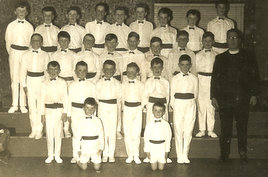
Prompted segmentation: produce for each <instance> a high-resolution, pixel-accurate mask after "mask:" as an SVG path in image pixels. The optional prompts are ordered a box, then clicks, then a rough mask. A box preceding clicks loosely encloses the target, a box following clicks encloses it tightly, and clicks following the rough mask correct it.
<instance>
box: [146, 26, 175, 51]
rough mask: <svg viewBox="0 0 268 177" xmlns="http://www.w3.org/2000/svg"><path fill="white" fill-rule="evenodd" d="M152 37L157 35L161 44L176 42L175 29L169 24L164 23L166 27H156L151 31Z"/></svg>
mask: <svg viewBox="0 0 268 177" xmlns="http://www.w3.org/2000/svg"><path fill="white" fill-rule="evenodd" d="M152 37H159V38H160V39H161V40H162V42H163V44H173V47H174V45H175V44H176V37H177V30H176V29H175V28H173V27H171V26H168V25H166V27H157V28H155V29H154V30H153V31H152V33H151V37H150V38H151V39H152Z"/></svg>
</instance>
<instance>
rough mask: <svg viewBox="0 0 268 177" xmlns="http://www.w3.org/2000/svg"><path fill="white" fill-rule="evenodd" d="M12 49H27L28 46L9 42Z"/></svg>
mask: <svg viewBox="0 0 268 177" xmlns="http://www.w3.org/2000/svg"><path fill="white" fill-rule="evenodd" d="M10 47H11V48H12V49H16V50H28V49H29V47H27V46H19V45H15V44H11V46H10Z"/></svg>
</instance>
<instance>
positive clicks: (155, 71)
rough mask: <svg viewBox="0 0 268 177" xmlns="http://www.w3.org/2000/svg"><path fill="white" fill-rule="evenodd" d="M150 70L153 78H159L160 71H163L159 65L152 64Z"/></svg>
mask: <svg viewBox="0 0 268 177" xmlns="http://www.w3.org/2000/svg"><path fill="white" fill-rule="evenodd" d="M151 70H152V72H153V75H154V76H161V74H162V71H163V66H162V65H161V64H160V63H158V64H153V66H152V67H151Z"/></svg>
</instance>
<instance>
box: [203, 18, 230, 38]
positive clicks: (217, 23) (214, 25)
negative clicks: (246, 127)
mask: <svg viewBox="0 0 268 177" xmlns="http://www.w3.org/2000/svg"><path fill="white" fill-rule="evenodd" d="M232 28H234V22H233V21H232V20H231V19H229V18H227V17H225V18H224V19H223V20H222V19H219V17H216V18H214V19H213V20H211V21H210V22H208V25H207V31H210V32H212V33H213V34H214V36H215V42H219V43H226V41H227V31H228V30H229V29H232Z"/></svg>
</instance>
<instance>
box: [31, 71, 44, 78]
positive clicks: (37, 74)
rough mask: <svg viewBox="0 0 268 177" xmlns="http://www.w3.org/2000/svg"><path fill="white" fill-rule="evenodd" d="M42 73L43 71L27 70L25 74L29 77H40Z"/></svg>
mask: <svg viewBox="0 0 268 177" xmlns="http://www.w3.org/2000/svg"><path fill="white" fill-rule="evenodd" d="M43 75H44V72H31V71H27V76H30V77H41V76H43Z"/></svg>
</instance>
